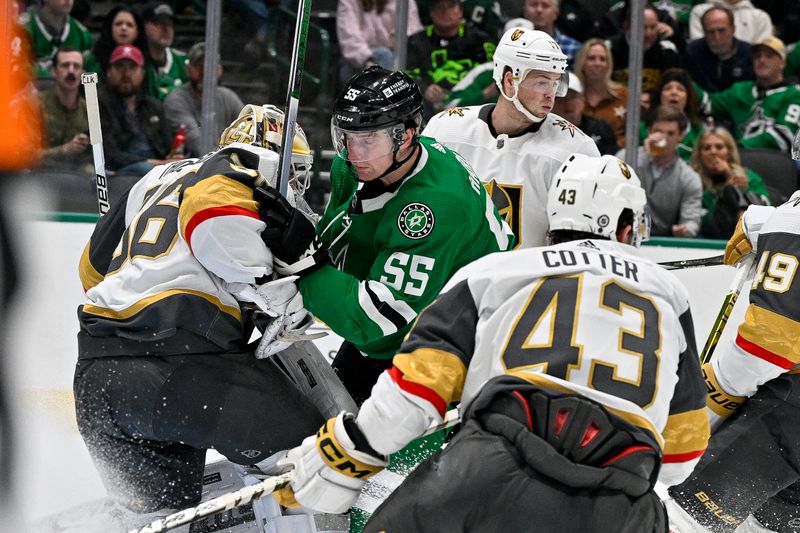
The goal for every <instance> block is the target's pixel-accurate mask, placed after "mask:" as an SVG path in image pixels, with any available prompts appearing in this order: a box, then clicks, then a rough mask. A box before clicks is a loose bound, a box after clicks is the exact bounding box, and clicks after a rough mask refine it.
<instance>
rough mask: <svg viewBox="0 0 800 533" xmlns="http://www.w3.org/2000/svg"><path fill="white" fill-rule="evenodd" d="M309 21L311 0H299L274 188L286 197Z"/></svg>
mask: <svg viewBox="0 0 800 533" xmlns="http://www.w3.org/2000/svg"><path fill="white" fill-rule="evenodd" d="M310 22H311V0H300V3H299V5H298V6H297V19H296V21H295V27H294V44H293V45H292V64H291V66H290V67H289V87H288V89H287V95H286V114H285V115H284V117H283V137H282V138H281V167H280V172H278V177H277V183H276V184H275V188H276V189H278V191H279V192H280V193H281V195H283V196H284V197H286V194H287V192H288V190H289V168H290V167H291V164H292V146H293V145H294V130H295V127H296V123H297V108H298V107H299V106H300V84H301V83H302V81H303V63H304V61H305V58H306V43H307V41H308V25H309V24H310Z"/></svg>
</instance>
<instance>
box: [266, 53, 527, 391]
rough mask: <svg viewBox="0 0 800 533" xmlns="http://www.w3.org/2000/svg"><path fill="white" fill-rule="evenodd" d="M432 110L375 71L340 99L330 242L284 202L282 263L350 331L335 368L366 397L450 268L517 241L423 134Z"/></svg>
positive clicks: (316, 307) (463, 168) (406, 84)
mask: <svg viewBox="0 0 800 533" xmlns="http://www.w3.org/2000/svg"><path fill="white" fill-rule="evenodd" d="M421 109H422V95H421V94H420V91H419V88H418V87H417V85H416V84H415V83H414V81H413V80H412V79H411V78H410V77H409V76H408V75H406V74H404V73H402V72H392V71H388V70H385V69H383V68H380V67H377V66H373V67H370V68H367V69H365V70H363V71H362V72H361V73H359V74H357V75H356V76H354V77H353V78H351V79H350V81H349V82H348V83H347V84H346V85H345V87H344V88H343V89H342V92H341V93H340V94H339V96H338V98H337V99H336V102H335V104H334V111H333V119H332V121H331V133H332V136H333V142H334V146H335V147H336V150H337V152H338V157H336V159H335V160H334V162H333V166H332V168H331V195H330V201H329V203H328V207H327V209H326V210H325V213H324V215H323V216H322V219H321V220H320V221H319V223H318V224H317V227H316V233H317V235H318V238H317V235H314V232H313V228H311V229H310V230H309V226H310V225H311V224H310V223H309V222H308V220H307V219H301V218H300V216H299V214H298V213H297V212H295V211H293V210H292V209H290V208H289V207H288V206H286V205H285V202H282V201H281V199H280V198H278V197H277V196H276V197H274V202H273V203H274V205H273V206H272V211H273V215H274V216H275V217H276V219H278V220H276V221H275V223H274V224H273V225H272V226H273V227H275V230H274V231H276V237H275V239H274V241H273V242H271V243H270V247H271V249H272V250H273V253H274V254H275V257H276V258H277V261H276V264H277V265H278V267H277V268H278V270H279V271H280V272H281V273H283V274H299V275H300V277H301V278H300V280H299V287H300V291H301V293H302V294H303V300H304V303H305V307H306V308H307V309H308V310H309V311H311V312H312V313H313V314H314V315H316V316H317V318H319V319H320V320H322V321H324V322H325V323H327V324H328V326H330V327H331V329H332V330H333V331H334V332H336V333H337V334H339V335H341V336H342V337H343V338H344V339H345V342H344V343H343V345H342V347H341V348H340V350H339V352H338V353H337V355H336V358H335V360H334V362H333V366H334V368H335V369H336V371H337V373H338V375H339V377H340V379H341V380H342V382H343V383H344V384H345V386H346V387H347V389H348V390H349V391H350V393H351V395H352V396H353V399H354V400H356V402H357V403H358V402H360V401H363V400H364V399H365V398H366V397H367V396H369V392H370V390H371V389H372V385H373V384H374V383H375V381H376V380H377V378H378V376H379V375H380V373H381V372H382V371H383V370H384V369H386V368H389V367H390V366H391V362H392V359H391V358H392V356H393V355H394V354H395V352H396V351H397V349H398V348H399V346H400V343H401V342H402V340H403V337H404V336H405V334H406V333H407V332H408V330H409V329H410V328H411V324H412V323H413V322H414V320H415V319H416V317H417V314H418V313H419V312H420V311H422V310H423V309H424V308H425V307H426V306H427V305H428V304H430V303H431V302H432V301H433V299H434V298H435V297H436V295H437V294H438V292H439V290H440V289H441V288H442V286H444V284H445V283H446V282H447V280H448V279H449V278H450V276H451V275H452V274H453V273H454V272H455V271H456V270H458V269H459V268H460V267H462V266H463V265H466V264H467V263H470V262H471V261H473V260H475V259H477V258H478V257H481V256H484V255H486V254H489V253H492V252H497V251H503V250H507V249H509V248H510V247H511V245H512V244H513V234H512V233H511V230H510V228H509V227H508V225H507V224H506V223H505V222H504V221H503V220H502V218H501V217H500V215H498V213H497V211H496V210H495V208H494V207H493V205H492V203H491V200H490V199H489V198H488V197H487V195H486V191H485V190H484V188H483V187H482V186H481V182H480V180H479V179H478V177H477V176H476V175H475V174H474V172H473V171H472V170H471V169H470V168H469V166H468V165H467V164H466V163H464V161H463V159H462V158H461V157H460V156H459V155H457V154H456V153H454V152H452V151H450V150H449V149H447V148H445V147H444V146H442V145H440V144H439V143H437V142H436V141H435V140H434V139H430V138H427V137H420V135H419V127H420V112H421ZM281 207H283V209H284V212H285V213H284V216H283V217H281V216H280V211H281ZM267 211H269V208H268V209H267ZM267 224H268V226H270V222H267ZM276 226H277V227H276ZM268 231H269V230H268ZM325 248H327V249H329V251H330V255H328V254H327V253H323V252H324V249H325ZM328 257H330V258H331V259H332V260H333V263H334V264H335V266H334V264H331V262H330V261H329V260H328ZM364 356H366V357H364Z"/></svg>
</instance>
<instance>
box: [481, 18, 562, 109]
mask: <svg viewBox="0 0 800 533" xmlns="http://www.w3.org/2000/svg"><path fill="white" fill-rule="evenodd" d="M493 61H494V72H493V76H492V77H493V78H494V82H495V83H496V84H497V87H498V89H500V94H501V95H502V96H503V98H505V99H506V100H510V101H511V102H512V103H513V104H514V106H515V107H516V108H517V109H518V110H519V111H520V112H521V113H522V114H524V115H525V116H526V117H527V118H528V119H529V120H532V121H534V122H540V121H541V119H540V118H537V117H535V116H534V115H533V114H531V113H530V112H529V111H528V110H527V109H525V107H524V106H523V105H522V103H520V101H519V99H518V98H517V93H518V92H519V84H520V83H522V80H524V79H525V76H527V75H528V72H530V71H531V70H539V71H542V72H550V73H556V74H560V75H561V80H560V82H559V84H558V89H556V96H565V95H566V94H567V88H568V87H569V78H568V77H567V56H566V54H564V52H562V51H561V47H560V46H558V43H557V42H556V41H555V40H554V39H553V38H552V37H550V36H549V35H548V34H546V33H545V32H543V31H539V30H531V29H527V28H522V27H519V26H517V27H515V28H510V29H509V30H508V31H506V32H505V33H504V34H503V36H502V37H501V38H500V42H499V43H498V44H497V49H496V50H495V51H494V58H493ZM506 67H509V68H510V69H511V73H512V75H513V80H514V94H513V95H511V96H508V95H506V94H505V92H504V91H503V72H505V69H506Z"/></svg>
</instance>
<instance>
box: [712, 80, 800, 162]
mask: <svg viewBox="0 0 800 533" xmlns="http://www.w3.org/2000/svg"><path fill="white" fill-rule="evenodd" d="M700 96H701V98H709V99H710V103H711V114H713V115H714V116H716V117H718V118H730V119H731V120H732V121H733V123H734V125H735V126H736V127H735V128H734V131H733V132H732V133H733V135H734V136H735V137H736V140H737V141H739V142H740V143H741V144H742V146H743V147H744V148H774V149H777V150H781V151H783V152H786V153H789V149H790V148H791V146H792V138H793V137H794V133H795V132H796V131H797V128H798V127H800V86H799V85H797V83H796V80H793V81H789V80H787V81H786V82H785V83H783V84H781V85H779V86H777V87H773V88H771V89H768V90H766V91H765V90H763V89H760V88H758V87H757V86H756V84H755V82H753V81H740V82H737V83H734V84H733V85H732V86H730V87H729V88H727V89H725V90H724V91H720V92H717V93H705V94H704V93H702V92H701V93H700ZM704 104H705V102H704Z"/></svg>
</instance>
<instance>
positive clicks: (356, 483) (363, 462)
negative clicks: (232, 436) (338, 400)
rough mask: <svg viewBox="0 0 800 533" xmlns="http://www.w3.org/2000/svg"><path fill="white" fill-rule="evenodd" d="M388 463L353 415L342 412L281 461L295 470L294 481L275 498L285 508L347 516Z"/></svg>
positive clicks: (276, 494) (290, 451)
mask: <svg viewBox="0 0 800 533" xmlns="http://www.w3.org/2000/svg"><path fill="white" fill-rule="evenodd" d="M388 464H389V462H388V459H387V458H386V457H384V456H382V455H380V454H379V453H378V452H376V451H375V450H373V449H372V447H371V446H370V445H369V442H368V441H367V438H366V437H365V436H364V434H363V433H362V432H361V430H360V429H359V428H358V425H357V424H356V421H355V418H354V417H353V415H352V414H350V413H346V412H341V413H339V416H337V417H336V418H331V419H329V420H328V421H327V422H326V423H325V425H323V426H322V427H321V428H320V429H319V431H318V432H317V434H316V436H311V437H306V439H305V440H304V441H303V443H302V444H300V446H298V447H296V448H293V449H291V450H289V453H287V454H286V457H285V458H284V459H281V460H280V461H279V462H278V465H280V466H292V467H293V469H294V479H293V481H292V484H291V485H290V486H289V487H286V488H284V489H281V490H280V491H278V492H276V493H275V497H276V498H277V499H278V502H279V503H280V504H281V505H283V506H284V507H296V506H298V505H302V506H304V507H308V508H310V509H313V510H315V511H318V512H324V513H344V512H346V511H347V510H348V509H350V507H352V506H353V504H355V502H356V500H357V499H358V495H359V494H360V493H361V487H362V486H363V485H364V482H365V481H366V480H367V479H368V478H369V477H371V476H372V475H374V474H377V473H378V472H380V471H381V470H383V469H384V468H386V466H387V465H388Z"/></svg>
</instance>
